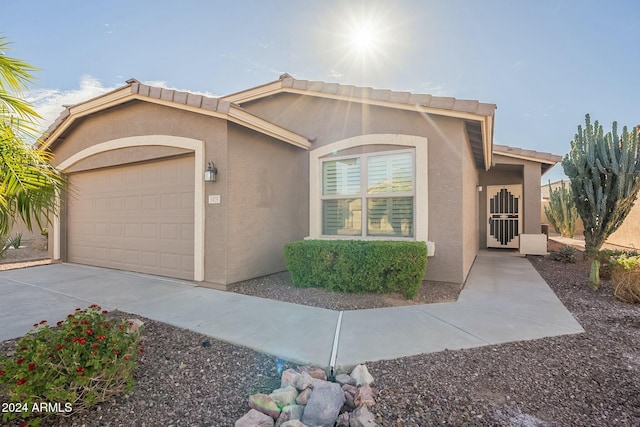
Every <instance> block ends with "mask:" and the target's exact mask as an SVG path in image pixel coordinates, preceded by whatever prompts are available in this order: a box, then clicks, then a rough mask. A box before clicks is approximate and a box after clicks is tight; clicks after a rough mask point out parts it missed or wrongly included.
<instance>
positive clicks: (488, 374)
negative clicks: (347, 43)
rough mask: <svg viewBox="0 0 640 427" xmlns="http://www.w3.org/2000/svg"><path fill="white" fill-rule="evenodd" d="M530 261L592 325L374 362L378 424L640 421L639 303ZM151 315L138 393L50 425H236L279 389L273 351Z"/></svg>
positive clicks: (324, 302)
mask: <svg viewBox="0 0 640 427" xmlns="http://www.w3.org/2000/svg"><path fill="white" fill-rule="evenodd" d="M531 263H532V264H533V265H534V267H535V268H536V269H537V270H538V271H539V272H540V274H541V275H542V276H543V277H544V278H545V280H546V281H547V283H549V285H550V286H551V287H552V289H553V290H554V291H555V292H556V294H557V295H558V297H559V298H560V299H561V300H562V302H563V303H564V304H565V305H566V307H567V308H568V309H569V310H570V311H571V312H572V313H573V314H574V316H576V318H577V319H578V321H579V322H580V324H581V325H582V326H583V327H584V329H585V330H586V332H585V333H584V334H580V335H572V336H563V337H555V338H546V339H540V340H536V341H528V342H519V343H509V344H503V345H495V346H487V347H481V348H476V349H469V350H460V351H445V352H440V353H435V354H424V355H419V356H413V357H407V358H402V359H396V360H389V361H380V362H369V363H367V367H368V368H369V370H370V372H371V374H372V375H373V376H374V378H375V383H374V384H373V387H374V391H375V393H376V398H377V404H376V406H374V407H373V412H374V413H376V414H377V418H378V422H379V424H380V425H382V426H385V427H386V426H391V427H399V426H404V427H409V426H412V427H413V426H439V425H452V426H476V425H477V426H516V427H520V426H522V427H531V426H612V425H616V426H618V425H622V426H637V425H640V350H639V349H640V307H639V306H633V305H628V304H624V303H621V302H618V301H616V300H614V299H613V297H612V292H611V287H610V284H609V283H608V282H604V283H603V284H602V286H601V288H600V290H598V291H592V290H591V289H589V287H588V285H587V282H588V278H587V272H588V262H586V261H582V260H580V261H579V262H578V263H576V264H561V263H558V262H554V261H551V260H549V259H548V257H532V258H531ZM252 286H253V289H254V290H255V291H254V292H251V287H252ZM423 288H424V289H423V290H422V291H421V298H426V299H425V300H421V301H422V303H424V302H428V301H429V299H428V298H431V297H427V296H425V295H426V294H427V293H428V292H427V290H428V289H429V285H428V284H427V285H426V286H423ZM445 288H446V290H440V291H434V293H435V294H438V293H441V295H438V296H432V298H433V301H437V300H439V299H440V298H445V300H446V299H450V298H454V299H455V296H456V295H457V291H456V290H455V289H454V288H453V287H451V286H445ZM431 289H436V287H435V286H434V287H433V288H431ZM452 289H453V291H452ZM233 291H235V292H241V293H252V294H254V295H257V296H263V297H271V298H276V299H283V300H287V301H291V302H298V303H306V304H309V305H314V306H320V307H326V308H332V309H341V310H346V309H357V308H372V307H382V306H385V305H383V304H387V305H386V306H389V305H394V304H401V303H402V304H406V303H407V302H406V301H403V300H402V298H401V297H399V298H397V296H395V297H394V296H370V295H366V296H349V297H347V298H345V297H344V296H342V295H336V294H327V293H323V292H322V291H318V290H316V289H302V290H298V289H295V288H292V287H291V285H290V283H289V281H288V277H287V276H286V275H285V274H280V275H273V276H268V277H266V278H259V279H255V280H254V281H250V282H249V283H247V282H245V283H243V284H239V285H236V286H234V287H233ZM423 293H424V294H423ZM440 300H441V299H440ZM115 314H116V315H120V314H119V313H115ZM122 315H126V314H122ZM126 316H127V317H132V316H128V315H126ZM38 320H40V319H34V322H35V321H38ZM48 320H49V321H50V322H52V321H53V322H55V321H56V320H59V319H48ZM143 320H144V321H145V332H144V335H143V340H144V346H145V353H144V354H143V356H142V358H141V360H140V366H139V369H138V373H137V381H138V382H137V385H136V387H135V389H134V391H133V393H132V394H131V395H130V396H128V397H125V396H121V397H118V398H117V399H115V400H113V401H111V402H106V403H103V404H101V405H100V406H98V407H96V408H95V409H94V410H92V411H90V412H89V413H86V414H76V415H73V416H72V417H70V418H67V419H62V420H53V421H45V422H44V423H43V425H53V426H134V425H135V426H158V425H165V426H169V425H172V426H233V425H234V422H235V421H236V420H237V419H238V418H240V417H241V416H242V415H243V414H244V413H246V412H247V410H248V405H247V397H248V396H249V394H251V393H255V392H258V391H260V390H261V389H262V388H264V387H267V385H270V386H271V388H273V386H272V385H271V384H272V379H273V378H277V377H278V374H277V362H278V361H277V360H276V359H275V358H274V357H272V356H269V355H265V354H261V353H256V352H254V351H251V350H248V349H246V348H241V347H236V346H232V345H229V344H226V343H223V342H220V341H216V340H214V339H211V338H209V337H206V336H203V335H200V334H197V333H193V332H190V331H186V330H182V329H178V328H174V327H171V326H168V325H166V324H161V323H158V322H154V321H151V320H148V319H143ZM381 345H383V343H381ZM14 346H15V341H5V342H4V343H0V354H5V353H6V352H8V351H10V350H11V349H12V348H13V347H14ZM286 367H288V366H287V365H286V364H285V366H284V368H285V369H286ZM1 401H2V398H1V397H0V402H1ZM16 425H19V423H16Z"/></svg>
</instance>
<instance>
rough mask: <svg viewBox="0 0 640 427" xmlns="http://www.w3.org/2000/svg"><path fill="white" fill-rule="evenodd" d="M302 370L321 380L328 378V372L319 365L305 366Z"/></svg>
mask: <svg viewBox="0 0 640 427" xmlns="http://www.w3.org/2000/svg"><path fill="white" fill-rule="evenodd" d="M300 372H301V373H302V372H306V373H308V374H309V375H311V377H313V378H317V379H319V380H323V381H326V380H327V373H326V372H325V371H324V369H322V368H318V367H317V366H304V367H302V368H300Z"/></svg>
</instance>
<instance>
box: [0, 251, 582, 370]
mask: <svg viewBox="0 0 640 427" xmlns="http://www.w3.org/2000/svg"><path fill="white" fill-rule="evenodd" d="M0 294H1V295H3V298H2V299H0V321H1V325H2V326H1V327H0V341H2V340H5V339H9V338H15V337H19V336H22V335H24V334H25V333H26V332H27V331H28V330H29V329H30V328H31V326H32V324H33V323H35V322H38V321H40V320H42V319H46V320H48V321H50V322H55V321H57V320H61V319H63V318H64V317H65V316H66V315H67V314H68V313H70V312H73V310H74V309H75V308H76V307H83V308H84V307H87V306H88V305H90V304H98V305H100V306H102V307H103V308H105V309H107V310H115V309H118V310H120V311H123V312H128V313H135V314H138V315H140V316H144V317H147V318H150V319H153V320H157V321H161V322H165V323H168V324H171V325H174V326H178V327H182V328H186V329H190V330H193V331H196V332H199V333H202V334H205V335H208V336H211V337H213V338H217V339H220V340H223V341H227V342H230V343H233V344H237V345H241V346H245V347H249V348H252V349H254V350H257V351H261V352H265V353H269V354H273V355H275V356H278V357H281V358H284V359H287V360H291V361H294V362H298V363H305V364H315V365H318V366H322V367H329V366H330V365H333V366H335V368H336V369H337V370H339V369H340V367H343V368H348V367H351V366H353V365H355V364H357V363H363V362H367V361H373V360H381V359H393V358H398V357H403V356H410V355H414V354H420V353H429V352H436V351H442V350H444V349H450V350H456V349H462V348H470V347H478V346H483V345H489V344H499V343H504V342H510V341H520V340H529V339H537V338H543V337H548V336H556V335H564V334H574V333H581V332H584V330H583V329H582V327H581V326H580V325H579V324H578V322H576V320H575V319H574V318H573V316H572V315H571V314H570V313H569V312H568V311H567V310H566V309H565V308H564V306H563V305H562V303H561V302H560V301H559V300H558V298H557V297H556V296H555V294H554V293H553V291H551V289H550V288H549V287H548V286H547V284H546V283H545V282H544V281H543V280H542V278H541V277H540V275H538V273H537V272H536V271H535V269H534V268H533V267H532V266H531V264H530V263H529V261H527V260H526V259H525V258H522V257H519V256H517V255H513V254H510V253H504V252H488V251H483V252H481V253H480V254H479V255H478V257H477V258H476V261H475V263H474V265H473V267H472V269H471V272H470V274H469V277H468V280H467V283H466V285H465V287H464V289H463V290H462V292H461V294H460V297H459V299H458V301H457V302H454V303H443V304H426V305H415V306H406V307H392V308H383V309H371V310H356V311H347V312H337V311H333V310H326V309H321V308H314V307H308V306H302V305H296V304H290V303H285V302H279V301H272V300H266V299H262V298H256V297H251V296H246V295H240V294H234V293H230V292H224V291H217V290H213V289H208V288H200V287H197V286H195V285H194V284H193V283H191V282H186V281H181V280H174V279H168V278H162V277H157V276H150V275H144V274H136V273H128V272H122V271H117V270H109V269H102V268H96V267H87V266H80V265H75V264H52V265H46V266H39V267H31V268H27V269H20V270H11V271H6V272H0ZM338 325H339V327H337V326H338ZM335 343H337V346H335V345H334V344H335ZM332 355H333V356H334V358H333V360H332ZM332 362H334V363H333V364H332Z"/></svg>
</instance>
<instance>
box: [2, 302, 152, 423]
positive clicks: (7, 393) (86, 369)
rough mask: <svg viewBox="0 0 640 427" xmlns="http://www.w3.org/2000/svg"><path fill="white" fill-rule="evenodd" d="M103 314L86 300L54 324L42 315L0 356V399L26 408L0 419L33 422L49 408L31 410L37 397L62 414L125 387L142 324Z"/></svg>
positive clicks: (124, 390)
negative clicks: (85, 304)
mask: <svg viewBox="0 0 640 427" xmlns="http://www.w3.org/2000/svg"><path fill="white" fill-rule="evenodd" d="M106 314H107V312H106V311H102V309H101V308H100V307H99V306H97V305H92V306H90V307H89V308H88V309H86V310H81V309H79V308H78V309H76V311H75V313H73V314H69V315H68V316H67V318H66V319H65V320H62V321H60V322H58V323H57V324H56V327H49V325H48V324H47V322H46V321H44V320H43V321H41V322H39V323H37V324H35V325H34V329H32V330H31V331H30V332H29V333H28V334H27V335H25V336H24V337H22V338H21V339H20V340H19V341H18V343H17V347H16V351H15V353H14V354H13V355H11V356H10V357H1V356H0V401H5V402H9V403H19V404H20V405H23V406H22V407H23V408H24V409H27V410H26V411H22V410H21V411H19V412H5V413H4V414H3V418H2V419H3V421H4V422H6V421H8V420H11V419H14V418H16V417H18V416H22V417H23V418H28V419H29V424H31V423H32V422H33V424H34V425H37V423H39V419H40V417H42V416H44V415H52V414H53V413H44V414H43V413H41V412H37V411H36V412H34V411H32V410H31V409H32V408H33V407H34V405H33V404H37V403H40V402H47V403H48V404H50V406H49V407H52V408H60V409H61V410H59V411H58V412H57V413H56V412H54V413H55V414H56V415H62V416H68V415H70V413H72V412H73V413H76V412H82V411H83V410H86V409H87V408H89V407H91V406H93V405H95V404H97V403H99V402H103V401H105V400H107V399H108V398H109V397H110V396H112V395H115V394H120V393H127V392H129V391H131V389H132V388H133V385H134V370H135V369H136V367H137V364H138V357H139V355H140V354H142V345H141V343H140V334H141V332H142V329H141V328H140V327H139V325H134V324H133V323H129V322H127V321H126V320H125V319H121V320H120V321H111V320H109V319H108V318H107V316H106ZM24 404H26V406H24ZM36 406H37V405H36Z"/></svg>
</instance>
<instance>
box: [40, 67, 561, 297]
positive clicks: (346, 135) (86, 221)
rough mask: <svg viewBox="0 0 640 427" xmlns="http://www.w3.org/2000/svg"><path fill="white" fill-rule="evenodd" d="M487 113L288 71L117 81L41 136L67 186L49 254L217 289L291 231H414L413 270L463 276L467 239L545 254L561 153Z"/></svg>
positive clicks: (469, 260) (481, 106)
mask: <svg viewBox="0 0 640 427" xmlns="http://www.w3.org/2000/svg"><path fill="white" fill-rule="evenodd" d="M495 110H496V106H495V105H493V104H486V103H481V102H478V101H473V100H460V99H455V98H448V97H436V96H431V95H425V94H413V93H408V92H397V91H391V90H379V89H372V88H367V87H356V86H349V85H341V84H335V83H325V82H320V81H306V80H299V79H294V78H293V77H291V76H290V75H288V74H284V75H282V76H281V77H280V78H279V79H278V80H276V81H273V82H271V83H267V84H265V85H262V86H258V87H254V88H251V89H247V90H244V91H242V92H238V93H234V94H231V95H228V96H223V97H220V98H210V97H206V96H202V95H196V94H192V93H186V92H180V91H175V90H169V89H164V88H159V87H152V86H148V85H145V84H142V83H140V82H139V81H137V80H135V79H131V80H128V81H127V84H126V86H124V87H122V88H120V89H117V90H115V91H113V92H110V93H107V94H105V95H102V96H99V97H97V98H94V99H91V100H89V101H86V102H83V103H80V104H78V105H74V106H71V107H68V108H67V109H66V110H65V111H64V112H63V113H62V114H61V115H60V116H59V118H58V119H57V120H56V121H55V122H54V123H53V124H52V125H51V126H50V128H49V129H48V130H47V131H46V132H45V134H44V136H43V141H42V143H41V145H42V146H43V147H44V148H46V149H48V150H50V151H51V152H53V153H54V154H55V162H56V165H57V167H58V168H59V169H61V170H62V171H64V173H65V174H67V176H68V178H69V184H70V186H69V190H68V191H67V192H66V193H65V194H62V195H61V196H60V202H61V215H60V216H59V218H56V219H55V220H54V224H53V227H51V228H52V230H53V232H50V233H49V237H50V241H49V247H50V250H51V255H52V257H53V258H54V259H60V260H63V261H68V262H74V263H81V264H88V265H95V266H104V267H111V268H117V269H123V270H130V271H136V272H144V273H152V274H158V275H162V276H168V277H176V278H183V279H189V280H194V281H197V282H202V284H203V285H205V286H206V285H207V284H212V285H222V286H224V285H227V284H231V283H234V282H238V281H242V280H245V279H249V278H254V277H259V276H262V275H267V274H271V273H274V272H278V271H282V270H284V269H285V266H284V260H283V245H284V244H285V243H287V242H291V241H294V240H299V239H304V238H312V239H399V240H419V241H425V242H428V248H429V262H428V268H427V273H426V279H428V280H434V281H444V282H454V283H463V282H464V281H465V279H466V277H467V274H468V272H469V269H470V268H471V265H472V264H473V262H474V259H475V257H476V254H477V253H478V251H479V249H480V248H487V247H492V248H493V247H496V248H516V249H517V248H520V251H521V252H522V253H538V252H540V251H543V252H546V240H544V235H542V234H541V222H540V203H541V198H540V179H541V175H542V174H543V173H544V172H545V171H546V170H548V169H549V168H550V167H552V166H553V165H554V164H555V163H556V162H557V161H559V159H560V158H559V157H558V156H553V155H550V154H548V153H539V152H536V151H531V150H522V149H518V148H512V147H507V146H498V145H494V144H493V129H494V114H495ZM205 175H206V177H205ZM214 176H215V180H214V179H213V177H214Z"/></svg>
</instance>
